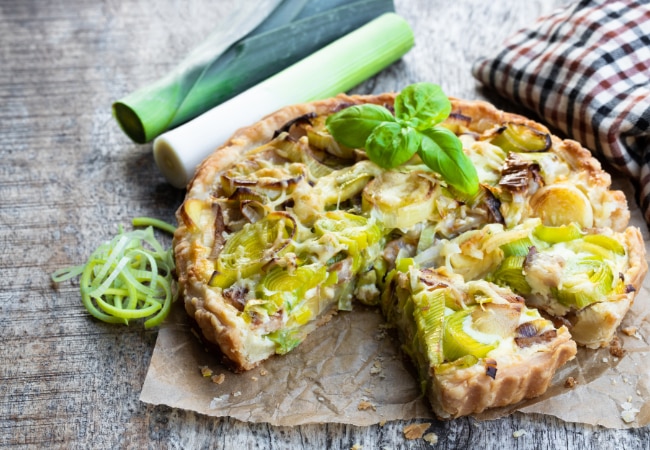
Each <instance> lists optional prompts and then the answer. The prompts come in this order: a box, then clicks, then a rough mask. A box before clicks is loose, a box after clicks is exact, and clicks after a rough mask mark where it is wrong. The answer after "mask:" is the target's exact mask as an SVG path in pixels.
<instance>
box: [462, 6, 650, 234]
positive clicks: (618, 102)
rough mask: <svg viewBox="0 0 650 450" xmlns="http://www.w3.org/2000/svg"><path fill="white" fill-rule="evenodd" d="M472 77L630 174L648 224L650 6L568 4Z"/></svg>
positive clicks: (513, 41)
mask: <svg viewBox="0 0 650 450" xmlns="http://www.w3.org/2000/svg"><path fill="white" fill-rule="evenodd" d="M473 75H474V77H475V78H476V79H478V80H479V81H480V82H482V83H483V84H485V85H486V86H487V87H490V88H492V89H495V90H496V91H497V92H498V93H499V94H501V95H502V96H504V97H506V98H509V99H510V100H512V101H514V102H516V103H519V104H521V105H523V106H525V107H527V108H529V109H531V110H533V111H535V112H536V113H537V114H539V115H540V116H541V117H542V118H543V119H544V120H545V121H546V122H547V123H548V124H550V125H552V126H554V127H556V128H557V129H559V130H561V131H562V132H564V133H565V134H566V135H567V136H569V137H571V138H573V139H575V140H577V141H579V142H580V143H582V145H584V146H585V147H587V148H589V149H590V150H591V151H592V152H594V153H595V154H596V155H598V156H600V157H601V159H604V160H606V161H607V162H609V163H610V164H611V165H612V166H613V167H615V168H616V169H618V170H620V171H621V172H623V173H624V174H627V175H629V176H630V177H631V178H632V179H633V181H634V182H635V184H636V188H637V201H638V202H639V205H640V207H641V209H642V211H643V213H644V217H645V220H646V222H648V223H650V0H636V1H634V0H589V1H586V0H585V1H579V2H577V3H573V4H571V5H570V6H567V7H565V8H563V9H561V10H558V11H556V12H554V13H553V14H551V15H548V16H545V17H541V18H539V19H538V20H537V21H536V22H535V23H534V24H533V25H532V26H531V27H529V28H526V29H523V30H520V31H518V32H517V33H515V34H514V35H513V36H511V37H510V38H508V39H507V40H506V41H505V43H504V45H503V47H502V49H501V50H500V51H499V52H498V53H496V54H495V55H493V56H492V57H490V58H484V59H481V60H479V61H477V62H476V64H475V65H474V67H473Z"/></svg>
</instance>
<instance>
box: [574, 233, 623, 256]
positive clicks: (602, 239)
mask: <svg viewBox="0 0 650 450" xmlns="http://www.w3.org/2000/svg"><path fill="white" fill-rule="evenodd" d="M582 240H583V241H585V242H588V243H590V244H595V245H597V246H599V247H602V248H604V249H606V250H609V251H611V252H614V253H615V254H617V255H619V256H624V255H625V247H624V246H623V244H621V243H620V242H618V241H617V240H616V239H614V238H613V237H610V236H605V235H602V234H588V235H586V236H585V237H583V238H582Z"/></svg>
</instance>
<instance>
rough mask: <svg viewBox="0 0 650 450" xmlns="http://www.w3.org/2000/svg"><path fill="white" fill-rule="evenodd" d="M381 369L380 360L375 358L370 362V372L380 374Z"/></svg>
mask: <svg viewBox="0 0 650 450" xmlns="http://www.w3.org/2000/svg"><path fill="white" fill-rule="evenodd" d="M381 371H382V367H381V361H380V360H379V359H376V360H375V362H374V363H373V364H372V367H371V368H370V374H371V375H377V374H380V373H381Z"/></svg>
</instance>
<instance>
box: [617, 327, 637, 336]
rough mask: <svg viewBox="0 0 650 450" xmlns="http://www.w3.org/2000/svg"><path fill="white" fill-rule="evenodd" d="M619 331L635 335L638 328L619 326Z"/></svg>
mask: <svg viewBox="0 0 650 450" xmlns="http://www.w3.org/2000/svg"><path fill="white" fill-rule="evenodd" d="M621 331H622V332H623V333H625V334H627V335H628V336H635V335H636V332H637V331H638V328H637V327H624V328H621Z"/></svg>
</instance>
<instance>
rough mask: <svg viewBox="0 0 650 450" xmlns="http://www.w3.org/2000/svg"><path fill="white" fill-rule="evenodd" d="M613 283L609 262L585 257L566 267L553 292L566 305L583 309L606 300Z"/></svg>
mask: <svg viewBox="0 0 650 450" xmlns="http://www.w3.org/2000/svg"><path fill="white" fill-rule="evenodd" d="M613 283H614V274H613V273H612V269H611V268H610V266H609V265H608V264H607V263H605V262H604V261H602V260H601V259H599V258H596V257H593V258H584V259H580V260H578V261H574V262H572V263H571V264H569V265H568V266H567V267H566V269H565V272H564V273H563V274H562V281H561V284H560V286H559V287H557V288H552V289H551V293H552V294H553V295H554V296H555V298H556V299H557V300H558V302H560V303H561V304H563V305H564V306H567V307H573V308H576V309H578V310H581V309H583V308H584V307H586V306H589V305H591V304H592V303H596V302H601V301H604V300H605V299H606V298H607V295H608V294H609V293H610V292H611V291H612V289H613V287H614V286H613Z"/></svg>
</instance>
